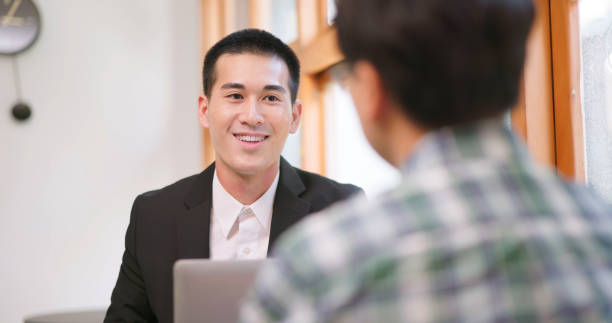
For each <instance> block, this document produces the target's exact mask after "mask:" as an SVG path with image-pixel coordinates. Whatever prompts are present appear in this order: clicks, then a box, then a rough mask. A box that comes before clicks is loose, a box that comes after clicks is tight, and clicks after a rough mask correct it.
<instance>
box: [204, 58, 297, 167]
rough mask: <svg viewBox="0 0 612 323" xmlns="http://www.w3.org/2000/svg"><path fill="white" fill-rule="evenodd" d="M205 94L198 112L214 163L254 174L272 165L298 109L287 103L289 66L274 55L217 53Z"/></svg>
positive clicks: (293, 127)
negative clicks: (207, 133) (213, 74)
mask: <svg viewBox="0 0 612 323" xmlns="http://www.w3.org/2000/svg"><path fill="white" fill-rule="evenodd" d="M215 75H216V80H215V83H214V84H213V86H212V89H211V92H210V97H208V98H207V97H200V102H199V103H200V104H199V116H200V122H201V123H202V126H204V128H208V129H210V135H211V140H212V143H213V147H214V149H215V153H216V162H217V167H225V168H226V169H228V170H230V171H232V172H234V173H238V174H243V175H256V174H258V173H261V172H264V171H266V170H269V169H270V168H271V167H278V163H279V160H280V154H281V151H282V150H283V146H284V145H285V140H286V139H287V136H288V134H289V133H295V132H296V130H297V128H298V125H299V121H300V114H301V106H300V104H299V103H295V104H292V103H291V94H290V92H289V70H288V68H287V65H286V64H285V62H284V61H283V60H282V59H280V58H277V57H270V56H262V55H256V54H249V53H244V54H223V55H221V56H220V57H219V59H218V60H217V63H216V64H215Z"/></svg>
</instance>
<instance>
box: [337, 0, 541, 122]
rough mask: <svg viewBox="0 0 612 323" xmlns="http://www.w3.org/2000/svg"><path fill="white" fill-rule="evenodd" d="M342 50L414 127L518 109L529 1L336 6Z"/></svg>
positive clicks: (344, 1) (392, 0)
mask: <svg viewBox="0 0 612 323" xmlns="http://www.w3.org/2000/svg"><path fill="white" fill-rule="evenodd" d="M337 7H338V15H337V17H336V25H337V29H338V40H339V44H340V48H341V50H342V52H343V53H344V55H345V57H346V60H347V61H348V62H349V63H354V62H356V61H360V60H365V61H368V62H370V63H371V64H372V65H373V66H374V67H375V68H376V70H377V71H378V72H379V74H380V76H381V79H382V82H383V84H384V86H385V88H386V89H387V91H388V93H389V95H390V96H391V97H392V99H393V100H395V101H396V102H397V103H398V104H399V105H400V106H401V107H402V108H403V109H404V110H403V111H404V112H405V114H406V115H407V116H408V117H409V118H410V119H411V120H413V121H415V122H416V123H418V124H419V125H421V126H424V127H427V128H438V127H443V126H452V125H458V124H463V123H469V122H472V121H477V120H480V119H484V118H487V117H492V116H496V115H500V114H502V113H503V112H504V111H506V110H507V109H508V108H510V107H512V106H513V105H514V103H515V102H516V100H517V98H518V94H519V84H520V79H521V75H522V69H523V63H524V60H525V50H526V48H525V47H526V40H527V36H528V33H529V30H530V27H531V23H532V20H533V15H534V8H533V4H532V0H376V1H372V0H337Z"/></svg>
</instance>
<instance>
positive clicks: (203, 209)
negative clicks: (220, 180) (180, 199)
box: [177, 163, 215, 259]
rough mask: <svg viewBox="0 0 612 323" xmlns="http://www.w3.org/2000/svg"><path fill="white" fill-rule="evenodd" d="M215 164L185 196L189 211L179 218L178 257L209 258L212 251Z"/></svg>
mask: <svg viewBox="0 0 612 323" xmlns="http://www.w3.org/2000/svg"><path fill="white" fill-rule="evenodd" d="M214 172H215V164H214V163H213V164H211V165H210V166H209V167H208V168H206V170H204V171H203V172H202V173H201V174H200V175H199V176H198V177H197V179H196V180H195V182H194V184H193V186H192V187H191V190H190V191H189V192H188V193H187V196H186V197H185V207H186V208H187V211H186V212H184V213H181V214H180V215H179V218H178V219H177V222H178V223H177V228H178V232H177V234H178V236H177V240H178V241H177V242H178V246H177V247H178V258H179V259H184V258H208V257H209V252H210V246H209V244H210V238H209V235H210V208H211V205H212V180H213V175H214Z"/></svg>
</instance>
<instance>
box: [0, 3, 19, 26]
mask: <svg viewBox="0 0 612 323" xmlns="http://www.w3.org/2000/svg"><path fill="white" fill-rule="evenodd" d="M5 3H6V1H5ZM20 4H21V0H14V1H13V5H12V6H11V8H10V9H9V11H8V13H7V14H6V16H4V17H2V22H1V23H0V25H2V26H4V25H6V24H8V23H9V21H10V20H11V18H13V16H14V15H15V11H17V9H18V8H19V5H20Z"/></svg>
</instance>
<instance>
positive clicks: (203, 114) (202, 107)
mask: <svg viewBox="0 0 612 323" xmlns="http://www.w3.org/2000/svg"><path fill="white" fill-rule="evenodd" d="M198 118H199V119H200V124H201V125H202V127H204V128H206V129H208V128H210V122H209V120H208V98H207V97H206V96H205V95H200V97H199V98H198Z"/></svg>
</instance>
